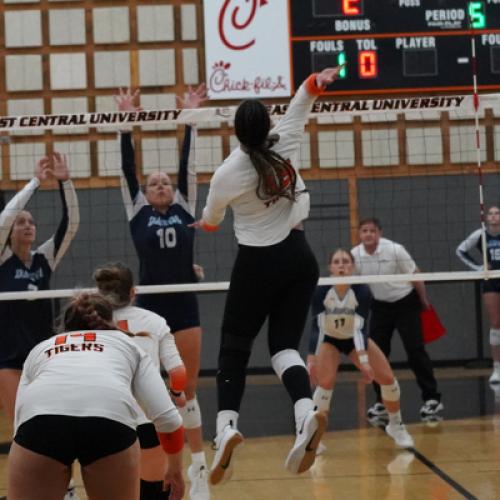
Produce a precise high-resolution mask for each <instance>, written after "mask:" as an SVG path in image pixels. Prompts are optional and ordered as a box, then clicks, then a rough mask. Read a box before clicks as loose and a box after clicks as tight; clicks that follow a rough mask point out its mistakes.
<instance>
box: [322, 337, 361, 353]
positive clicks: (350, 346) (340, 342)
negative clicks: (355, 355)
mask: <svg viewBox="0 0 500 500" xmlns="http://www.w3.org/2000/svg"><path fill="white" fill-rule="evenodd" d="M323 342H326V343H327V344H331V345H332V346H333V347H335V348H337V350H339V351H340V352H341V353H343V354H345V355H346V356H348V355H349V354H351V352H352V351H354V350H356V346H355V345H354V340H353V339H336V338H335V337H330V336H329V335H325V336H324V337H323Z"/></svg>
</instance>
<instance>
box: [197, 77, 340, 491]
mask: <svg viewBox="0 0 500 500" xmlns="http://www.w3.org/2000/svg"><path fill="white" fill-rule="evenodd" d="M340 69H341V68H330V69H325V70H324V71H322V72H321V73H318V74H314V75H311V76H310V77H309V78H308V79H307V80H306V81H305V82H304V83H303V84H302V85H301V86H300V88H299V89H298V90H297V93H296V95H295V97H294V98H293V100H292V101H291V103H290V106H289V107H288V110H287V112H286V114H285V116H284V117H283V118H282V119H281V121H280V122H279V124H278V125H277V126H276V127H275V128H274V129H273V130H270V129H271V126H270V125H271V120H270V117H269V113H268V111H267V109H266V107H265V106H264V105H263V104H262V103H261V102H260V101H257V100H247V101H243V102H242V103H241V104H240V106H239V107H238V110H237V111H236V116H235V122H234V125H235V132H236V136H237V137H238V140H239V141H240V147H238V148H236V149H235V150H234V151H233V152H232V153H231V154H230V155H229V157H228V158H227V159H226V160H225V161H224V163H223V164H222V166H220V167H219V168H218V169H217V170H216V172H215V174H214V175H213V177H212V180H211V182H210V190H209V193H208V197H207V201H206V206H205V208H204V210H203V216H202V219H201V220H199V221H197V222H196V223H195V224H194V227H199V228H204V229H205V230H214V229H216V228H217V226H218V225H219V224H220V223H221V221H222V220H223V218H224V215H225V212H226V208H227V207H228V206H230V207H231V209H232V211H233V214H234V229H235V232H236V238H237V240H238V243H239V249H238V254H237V257H236V261H235V264H234V267H233V271H232V274H231V282H230V287H229V292H228V295H227V299H226V305H225V311H224V318H223V324H222V337H221V344H220V351H219V362H218V373H217V393H218V407H219V412H218V414H217V425H216V427H217V435H216V437H215V441H214V443H215V448H216V450H217V451H216V453H215V458H214V461H213V464H212V467H211V472H210V482H211V483H212V484H217V483H220V482H221V481H222V480H224V479H226V478H227V477H228V476H229V472H230V471H229V466H230V464H231V457H232V452H233V450H234V448H235V447H236V446H237V445H238V444H240V443H241V442H242V441H243V436H242V434H241V433H240V432H239V431H238V427H237V424H238V417H239V410H240V403H241V400H242V397H243V392H244V389H245V376H246V367H247V364H248V360H249V358H250V353H251V350H252V344H253V341H254V339H255V337H256V336H257V334H258V333H259V331H260V329H261V327H262V325H263V324H264V321H265V320H266V319H268V321H269V332H268V343H269V350H270V353H271V356H272V357H271V361H272V366H273V368H274V370H275V372H276V373H277V375H278V377H279V378H280V379H281V381H282V382H283V384H284V385H285V388H286V390H287V391H288V393H289V395H290V398H291V399H292V402H293V403H294V409H295V422H296V429H297V432H296V440H295V444H294V445H293V447H292V450H291V451H290V453H289V454H288V457H287V459H286V467H287V468H288V470H289V471H290V472H292V473H295V474H297V473H300V472H303V471H305V470H307V469H309V468H310V467H311V465H312V464H313V462H314V459H315V452H316V447H317V445H318V443H319V440H320V437H321V435H322V433H323V431H324V429H325V426H326V416H325V414H324V413H322V412H317V411H315V409H314V403H313V401H312V398H311V389H310V386H309V377H308V374H307V370H306V368H305V365H304V361H303V360H302V358H301V357H300V354H299V353H298V351H297V349H298V345H299V342H300V338H301V336H302V332H303V329H304V325H305V321H306V318H307V312H308V309H309V304H310V301H311V297H312V294H313V292H314V289H315V287H316V283H317V280H318V276H319V271H318V264H317V262H316V259H315V257H314V254H313V252H312V251H311V249H310V247H309V245H308V243H307V240H306V238H305V234H304V231H303V227H302V222H303V221H304V220H305V219H306V218H307V217H308V214H309V194H308V193H307V189H306V188H305V185H304V182H303V180H302V178H301V177H300V174H299V172H298V169H296V168H295V167H294V166H293V165H292V163H291V162H290V158H292V157H293V156H294V155H295V154H296V153H297V152H298V149H299V145H300V141H301V138H302V134H303V132H304V125H305V123H306V121H307V120H308V117H309V112H310V110H311V106H312V104H313V103H314V101H315V100H316V98H317V96H318V95H320V94H321V92H322V91H323V90H324V88H325V86H326V85H327V84H329V83H331V82H333V81H334V80H335V79H336V78H337V76H338V73H339V71H340Z"/></svg>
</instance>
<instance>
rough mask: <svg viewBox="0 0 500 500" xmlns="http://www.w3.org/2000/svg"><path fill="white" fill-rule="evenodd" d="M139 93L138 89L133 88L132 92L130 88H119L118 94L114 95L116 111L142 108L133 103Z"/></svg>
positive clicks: (139, 109)
mask: <svg viewBox="0 0 500 500" xmlns="http://www.w3.org/2000/svg"><path fill="white" fill-rule="evenodd" d="M139 94H140V90H139V89H135V91H133V92H132V89H131V88H128V89H126V90H125V89H120V94H119V95H117V96H115V102H116V104H117V106H118V111H141V110H142V108H140V107H139V106H136V105H135V104H134V102H135V101H136V99H137V98H138V97H139Z"/></svg>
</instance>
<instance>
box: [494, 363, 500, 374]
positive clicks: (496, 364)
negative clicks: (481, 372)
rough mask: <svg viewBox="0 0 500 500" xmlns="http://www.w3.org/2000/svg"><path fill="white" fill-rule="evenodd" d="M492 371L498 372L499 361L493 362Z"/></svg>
mask: <svg viewBox="0 0 500 500" xmlns="http://www.w3.org/2000/svg"><path fill="white" fill-rule="evenodd" d="M493 370H495V371H499V372H500V361H493Z"/></svg>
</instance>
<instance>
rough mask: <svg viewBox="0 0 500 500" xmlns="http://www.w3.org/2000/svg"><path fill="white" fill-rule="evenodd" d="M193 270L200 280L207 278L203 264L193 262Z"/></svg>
mask: <svg viewBox="0 0 500 500" xmlns="http://www.w3.org/2000/svg"><path fill="white" fill-rule="evenodd" d="M193 271H194V274H195V276H196V279H197V280H198V281H203V280H204V279H205V270H204V269H203V266H200V265H199V264H193Z"/></svg>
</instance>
